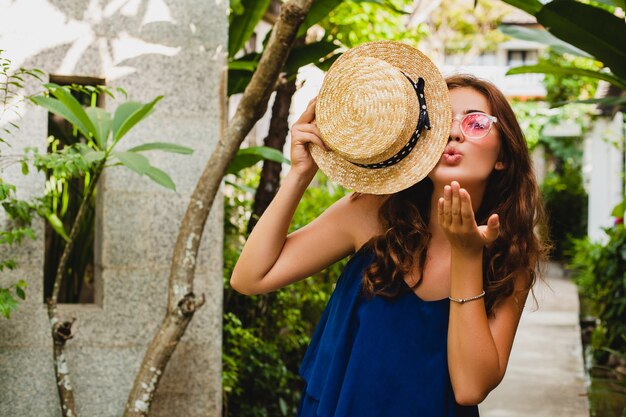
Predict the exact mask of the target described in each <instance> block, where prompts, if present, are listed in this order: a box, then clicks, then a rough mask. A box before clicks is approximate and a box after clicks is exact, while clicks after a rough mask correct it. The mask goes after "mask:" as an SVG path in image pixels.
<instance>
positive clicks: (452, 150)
mask: <svg viewBox="0 0 626 417" xmlns="http://www.w3.org/2000/svg"><path fill="white" fill-rule="evenodd" d="M461 159H463V154H462V153H461V152H459V150H458V149H456V146H455V145H452V144H448V146H446V149H445V150H444V151H443V155H441V160H442V161H443V162H444V163H445V164H447V165H458V164H459V163H461Z"/></svg>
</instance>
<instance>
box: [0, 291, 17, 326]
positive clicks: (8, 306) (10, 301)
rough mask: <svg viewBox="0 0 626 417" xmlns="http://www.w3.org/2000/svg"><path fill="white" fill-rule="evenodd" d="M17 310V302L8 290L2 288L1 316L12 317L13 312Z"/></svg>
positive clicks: (0, 298)
mask: <svg viewBox="0 0 626 417" xmlns="http://www.w3.org/2000/svg"><path fill="white" fill-rule="evenodd" d="M16 308H17V301H15V299H14V298H13V296H11V293H10V292H9V290H8V289H6V288H0V314H2V315H3V316H4V317H5V318H7V319H8V318H10V317H11V311H13V310H15V309H16Z"/></svg>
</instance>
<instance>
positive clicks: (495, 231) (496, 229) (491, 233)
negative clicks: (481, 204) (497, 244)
mask: <svg viewBox="0 0 626 417" xmlns="http://www.w3.org/2000/svg"><path fill="white" fill-rule="evenodd" d="M499 234H500V218H499V217H498V215H497V214H492V215H491V216H490V217H489V219H488V220H487V229H486V230H485V232H484V236H485V240H486V242H487V243H491V242H493V241H494V240H496V239H497V238H498V235H499Z"/></svg>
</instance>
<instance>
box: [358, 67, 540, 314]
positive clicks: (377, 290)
mask: <svg viewBox="0 0 626 417" xmlns="http://www.w3.org/2000/svg"><path fill="white" fill-rule="evenodd" d="M446 83H447V85H448V89H449V90H452V89H455V88H461V87H469V88H472V89H474V90H476V91H477V92H479V93H480V94H482V95H483V96H485V98H486V99H487V100H488V102H489V105H490V107H491V109H492V113H493V116H495V117H497V118H498V123H497V124H496V125H494V126H495V127H496V128H497V129H498V132H499V134H500V142H501V147H500V156H499V159H498V160H499V161H502V162H504V164H505V165H504V166H505V169H504V170H501V171H496V170H493V171H492V172H491V174H490V176H489V178H488V179H487V186H486V190H485V193H484V197H483V201H482V202H481V205H480V207H479V208H478V210H476V212H475V218H476V222H477V224H479V225H480V224H486V222H487V219H488V218H489V216H490V215H491V214H493V213H497V214H498V215H499V219H500V235H499V236H498V238H497V239H496V240H495V241H494V242H493V243H492V244H491V245H489V246H488V247H486V248H485V250H483V285H484V288H485V292H486V297H485V304H486V308H487V313H488V314H489V315H493V313H494V309H495V307H496V306H497V305H498V303H499V302H500V301H502V300H503V299H504V298H506V297H508V296H510V295H511V294H512V293H513V291H514V280H515V278H516V276H517V275H518V274H520V273H521V274H527V276H528V277H529V281H528V289H530V288H532V286H533V285H534V283H535V270H536V268H537V267H538V263H539V261H540V260H542V259H543V258H545V256H546V253H547V251H548V245H547V243H546V242H545V241H544V240H543V238H542V236H543V235H544V233H543V232H544V231H545V214H544V211H543V206H542V204H541V199H540V194H539V188H538V186H537V181H536V179H535V174H534V172H533V168H532V163H531V159H530V155H529V152H528V148H527V145H526V140H525V138H524V134H523V133H522V129H521V128H520V126H519V123H518V122H517V119H516V118H515V114H514V113H513V110H512V109H511V106H510V105H509V103H508V101H507V100H506V98H505V97H504V95H503V94H502V93H501V92H500V90H499V89H498V88H497V87H495V86H494V85H493V84H491V83H490V82H488V81H485V80H481V79H478V78H476V77H474V76H471V75H454V76H451V77H448V78H446ZM432 193H433V184H432V182H431V180H430V179H429V178H425V179H424V180H422V181H420V182H419V183H417V184H415V185H414V186H412V187H410V188H408V189H406V190H404V191H401V192H398V193H396V194H393V195H391V196H389V198H387V200H386V201H385V202H384V203H383V204H382V206H381V207H380V209H379V212H378V216H379V219H380V222H381V224H382V228H383V230H384V232H383V234H381V235H379V236H375V237H374V238H372V239H371V240H370V241H369V242H368V243H367V244H366V245H367V246H368V247H369V248H370V249H372V252H373V254H374V259H373V262H372V263H371V264H370V266H369V267H368V268H367V269H366V270H365V272H364V274H363V283H362V291H363V293H364V294H365V295H366V296H374V295H379V296H383V297H388V298H394V297H397V296H399V295H401V294H403V293H406V292H407V291H410V290H411V288H409V286H408V285H406V284H405V281H404V278H405V276H406V275H408V274H410V273H412V272H413V271H415V266H417V267H418V271H419V276H420V277H421V276H423V272H424V264H425V261H426V255H427V252H428V245H429V242H430V238H431V235H430V232H429V231H428V222H429V219H430V215H431V213H430V204H431V197H432ZM416 255H417V256H416ZM416 262H417V265H416V264H415V263H416ZM417 285H419V282H418V283H417V284H415V286H417Z"/></svg>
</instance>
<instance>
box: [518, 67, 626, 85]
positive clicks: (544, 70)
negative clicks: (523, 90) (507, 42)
mask: <svg viewBox="0 0 626 417" xmlns="http://www.w3.org/2000/svg"><path fill="white" fill-rule="evenodd" d="M528 73H539V74H561V75H578V76H581V77H591V78H597V79H600V80H604V81H608V82H610V83H611V84H613V85H616V86H617V87H619V88H621V89H622V90H626V81H624V80H621V79H620V78H617V77H616V76H614V75H613V74H611V73H608V72H602V71H593V70H588V69H583V68H576V67H561V66H558V65H548V64H539V65H525V66H522V67H515V68H511V69H510V70H508V71H507V73H506V75H513V74H528Z"/></svg>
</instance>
